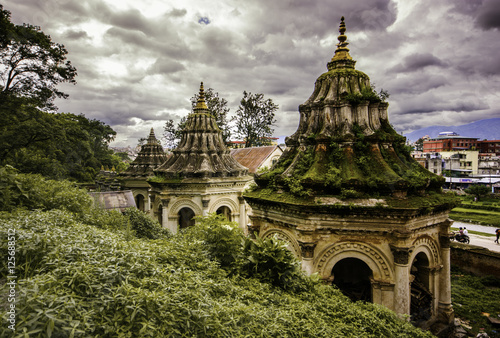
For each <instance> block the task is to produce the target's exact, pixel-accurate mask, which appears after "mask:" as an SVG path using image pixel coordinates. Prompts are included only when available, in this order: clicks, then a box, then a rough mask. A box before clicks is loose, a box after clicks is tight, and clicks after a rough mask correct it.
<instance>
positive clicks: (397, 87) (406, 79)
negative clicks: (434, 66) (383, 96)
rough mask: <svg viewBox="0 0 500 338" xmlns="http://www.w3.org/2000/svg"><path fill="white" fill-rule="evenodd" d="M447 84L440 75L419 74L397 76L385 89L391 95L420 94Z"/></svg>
mask: <svg viewBox="0 0 500 338" xmlns="http://www.w3.org/2000/svg"><path fill="white" fill-rule="evenodd" d="M448 83H449V80H448V79H447V78H446V77H445V76H444V75H440V74H432V73H431V74H429V73H424V72H422V73H420V74H415V75H407V74H404V75H403V76H398V77H397V78H396V79H393V80H392V81H390V83H388V86H386V87H385V89H386V90H388V91H389V93H391V94H400V93H405V94H421V93H425V92H427V91H429V90H433V89H436V88H439V87H442V86H445V85H447V84H448Z"/></svg>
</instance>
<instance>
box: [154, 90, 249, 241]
mask: <svg viewBox="0 0 500 338" xmlns="http://www.w3.org/2000/svg"><path fill="white" fill-rule="evenodd" d="M154 173H155V176H154V177H152V178H151V179H149V180H148V182H149V184H150V185H151V195H152V196H153V198H154V202H153V204H154V208H153V210H154V214H155V215H156V217H157V219H158V220H159V221H160V223H161V224H162V225H163V226H164V227H166V228H168V229H169V230H170V231H172V232H173V233H176V232H177V231H178V229H180V228H184V227H187V226H190V225H193V224H194V219H193V217H194V216H203V215H207V214H208V213H212V212H216V213H218V214H223V215H224V216H226V218H227V219H228V220H230V221H235V222H237V223H239V225H240V227H241V228H242V229H246V224H247V216H246V206H245V201H244V199H243V198H242V192H243V189H244V188H245V186H246V185H247V184H248V183H249V182H250V181H251V180H252V177H251V176H249V175H248V169H247V168H245V167H243V166H242V165H241V164H239V163H238V162H237V161H236V160H235V159H234V158H233V157H232V156H231V153H230V150H229V149H228V148H227V146H226V145H225V143H224V141H223V139H222V134H221V130H220V129H219V127H218V126H217V122H216V120H215V117H214V116H213V115H211V114H210V112H209V110H208V107H207V105H206V102H205V92H204V89H203V82H202V83H201V85H200V94H199V97H198V101H197V103H196V106H195V108H194V111H193V113H191V114H190V115H189V116H188V118H187V121H186V126H185V129H184V130H183V131H182V137H181V141H180V143H179V146H178V147H177V148H175V149H174V150H173V155H172V156H171V157H170V158H169V159H168V160H167V161H166V162H165V163H163V164H162V165H161V166H160V167H158V168H157V169H156V170H154Z"/></svg>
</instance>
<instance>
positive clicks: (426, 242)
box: [412, 235, 449, 266]
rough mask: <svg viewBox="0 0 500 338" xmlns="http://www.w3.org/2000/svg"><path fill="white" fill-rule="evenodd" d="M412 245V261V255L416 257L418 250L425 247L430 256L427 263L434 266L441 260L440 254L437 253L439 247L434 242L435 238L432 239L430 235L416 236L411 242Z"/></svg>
mask: <svg viewBox="0 0 500 338" xmlns="http://www.w3.org/2000/svg"><path fill="white" fill-rule="evenodd" d="M448 242H449V240H448ZM412 244H413V246H414V247H415V249H414V250H413V253H412V256H413V257H412V262H413V259H414V257H416V255H417V254H419V253H420V252H424V251H425V250H422V249H427V251H428V254H430V255H431V257H428V259H429V258H430V259H429V265H430V266H434V265H438V264H440V262H441V259H440V258H441V255H440V254H439V249H438V246H437V243H436V240H434V239H433V238H432V237H430V236H427V235H424V236H421V237H419V238H417V239H416V240H415V241H414V242H413V243H412Z"/></svg>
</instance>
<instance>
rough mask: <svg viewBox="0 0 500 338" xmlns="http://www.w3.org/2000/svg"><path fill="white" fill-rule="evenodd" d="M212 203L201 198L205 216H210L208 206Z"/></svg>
mask: <svg viewBox="0 0 500 338" xmlns="http://www.w3.org/2000/svg"><path fill="white" fill-rule="evenodd" d="M209 203H210V199H205V198H203V197H202V198H201V204H202V206H203V216H208V204H209Z"/></svg>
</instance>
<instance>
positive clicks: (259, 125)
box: [233, 91, 278, 148]
mask: <svg viewBox="0 0 500 338" xmlns="http://www.w3.org/2000/svg"><path fill="white" fill-rule="evenodd" d="M276 110H278V105H277V104H274V102H273V100H271V99H267V100H265V99H264V94H252V93H247V92H246V91H244V92H243V98H242V99H241V101H240V106H239V107H238V110H237V111H236V116H235V117H234V118H233V121H234V122H235V129H236V133H235V134H236V136H237V137H239V138H241V139H243V140H244V141H245V147H246V148H247V147H255V146H263V145H268V144H269V143H270V141H269V137H271V136H272V135H273V132H274V129H273V128H271V126H272V125H273V124H274V123H275V122H276V119H275V118H274V112H275V111H276Z"/></svg>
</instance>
